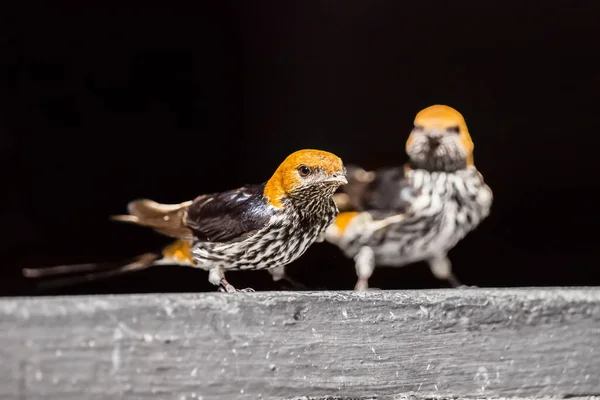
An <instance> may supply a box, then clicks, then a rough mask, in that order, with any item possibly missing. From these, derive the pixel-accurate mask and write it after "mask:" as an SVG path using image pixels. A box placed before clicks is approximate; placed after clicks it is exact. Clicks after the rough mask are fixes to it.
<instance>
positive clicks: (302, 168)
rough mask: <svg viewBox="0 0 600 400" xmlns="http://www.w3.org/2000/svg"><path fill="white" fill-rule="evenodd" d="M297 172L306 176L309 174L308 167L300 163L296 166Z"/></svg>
mask: <svg viewBox="0 0 600 400" xmlns="http://www.w3.org/2000/svg"><path fill="white" fill-rule="evenodd" d="M298 173H299V174H300V176H308V175H309V174H310V168H308V167H307V166H306V165H301V166H299V167H298Z"/></svg>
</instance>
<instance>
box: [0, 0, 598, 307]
mask: <svg viewBox="0 0 600 400" xmlns="http://www.w3.org/2000/svg"><path fill="white" fill-rule="evenodd" d="M127 4H129V3H127V2H125V3H118V4H115V5H110V4H109V3H100V2H97V3H95V4H94V2H90V4H87V3H86V4H79V3H76V2H63V3H61V4H52V5H51V6H50V5H49V4H48V5H43V4H42V3H40V4H28V5H26V6H25V7H22V9H20V10H16V9H12V10H10V11H6V12H3V17H2V18H3V22H2V28H0V29H1V30H2V32H3V33H2V36H1V38H2V43H1V49H0V50H1V53H0V54H1V55H2V59H1V60H0V61H1V62H0V79H1V80H0V84H1V89H0V102H1V103H0V168H1V169H0V171H1V173H2V176H3V180H2V193H1V196H0V197H1V198H0V202H1V205H2V208H1V214H0V239H1V240H0V255H1V258H0V266H1V271H0V273H1V275H0V293H2V294H4V295H24V294H58V293H126V292H179V291H207V290H208V291H213V290H215V289H214V287H212V286H211V285H210V284H208V282H207V274H206V272H204V271H200V270H193V269H190V268H184V267H170V266H163V267H156V268H152V269H150V270H147V271H144V272H140V273H136V274H131V275H127V276H123V277H119V278H116V279H112V280H106V281H101V282H97V283H92V284H86V285H80V286H77V287H71V288H66V289H61V290H54V291H50V292H40V291H36V290H35V289H34V287H33V284H32V283H31V282H28V281H25V280H24V279H23V278H21V276H20V269H21V268H22V267H25V266H30V267H31V266H50V265H54V264H64V263H76V262H89V261H114V260H119V259H120V258H125V257H130V256H133V255H136V254H138V253H141V252H145V251H149V250H153V249H155V248H156V247H158V246H161V245H163V244H165V243H167V240H166V239H165V238H163V237H161V236H160V235H158V234H155V233H153V232H150V231H147V230H144V229H143V228H138V227H135V226H129V225H123V224H119V223H116V222H111V221H109V220H108V216H109V215H111V214H118V213H123V212H124V211H125V206H126V203H127V202H128V201H130V200H132V199H135V198H140V197H147V198H152V199H154V200H157V201H159V202H167V203H168V202H181V201H185V200H188V199H191V198H193V197H195V196H196V195H198V194H201V193H204V192H214V191H220V190H225V189H230V188H233V187H237V186H241V185H243V184H245V183H258V182H261V181H265V180H267V179H268V178H269V176H270V174H271V173H272V172H273V171H274V169H275V168H276V166H277V165H278V164H279V163H280V162H281V161H282V160H283V159H284V158H285V156H287V154H289V153H291V152H292V151H295V150H298V149H300V148H318V149H324V150H328V151H332V152H334V153H336V154H338V155H339V156H341V157H342V158H343V160H344V161H345V162H346V163H357V164H360V165H362V166H364V167H366V168H375V167H380V166H385V165H400V164H401V163H403V162H404V161H406V156H405V153H404V142H405V140H406V138H407V136H408V133H409V131H410V129H411V126H412V119H413V117H414V115H415V113H416V112H417V111H419V110H420V109H422V108H424V107H427V106H429V105H431V104H436V103H441V104H447V105H450V106H452V107H455V108H457V109H458V110H459V111H461V112H462V113H463V115H464V116H465V118H466V121H467V124H468V126H469V128H470V131H471V134H472V137H473V140H474V142H475V161H476V164H477V166H478V168H479V169H480V171H481V172H482V173H483V175H484V176H485V178H486V180H487V182H488V184H489V185H490V186H491V188H492V189H493V191H494V195H495V203H494V205H493V208H492V214H491V216H490V217H489V218H488V219H487V220H486V221H485V222H484V223H483V224H482V225H481V226H480V227H479V228H478V229H477V230H476V231H475V232H473V233H472V234H470V235H469V236H467V238H466V239H464V240H463V241H462V242H461V243H459V245H458V246H457V247H456V248H455V249H454V250H453V251H451V253H450V256H451V259H452V261H453V263H454V266H455V271H456V274H457V275H458V277H459V278H460V279H461V280H463V281H464V282H465V283H466V284H469V285H477V286H482V287H485V286H548V285H556V286H568V285H598V284H600V277H598V276H597V275H598V274H595V273H594V271H595V270H596V271H597V263H598V251H597V243H598V234H597V223H596V220H597V216H596V212H595V207H597V206H598V201H597V195H596V194H595V190H597V189H598V186H599V183H598V179H597V176H598V175H597V173H598V166H597V160H598V155H597V147H596V144H595V142H596V141H597V140H596V139H597V137H598V134H599V132H598V123H599V112H598V110H599V93H600V68H599V65H600V63H599V62H598V60H597V57H598V54H599V51H598V50H599V46H598V40H597V37H600V29H599V27H598V25H599V24H598V23H597V21H598V15H599V14H598V10H597V7H596V6H594V5H593V4H594V3H593V2H589V3H588V5H587V6H585V5H584V4H585V3H581V2H571V3H566V2H565V3H564V4H560V5H559V4H558V3H557V4H556V6H554V5H552V4H551V3H541V2H539V1H535V2H534V1H531V2H518V3H517V2H515V5H511V4H510V3H509V2H490V1H486V2H480V1H461V2H441V1H437V2H405V1H397V0H369V1H366V0H360V1H359V0H344V1H342V0H336V1H333V0H321V1H296V2H291V1H287V2H281V1H261V2H246V1H236V2H234V1H217V2H212V3H208V2H207V3H201V2H197V3H196V6H195V7H191V6H190V7H188V8H185V7H176V6H174V5H167V4H171V3H157V5H156V6H154V5H151V4H146V5H143V6H142V5H141V4H142V3H140V5H133V4H130V5H127ZM289 270H290V272H291V274H292V275H293V276H295V277H296V278H298V279H299V280H301V281H302V282H304V283H305V284H307V285H309V286H310V287H312V288H325V287H326V288H331V289H350V288H352V286H353V285H354V282H355V275H354V269H353V263H352V262H351V261H350V260H346V259H344V258H343V257H342V256H341V254H340V253H338V251H337V249H335V248H334V247H332V246H330V245H328V244H320V245H314V246H313V247H312V248H311V249H309V251H308V252H307V253H306V254H305V255H304V256H303V257H302V258H301V259H299V260H298V261H296V262H295V263H293V264H292V265H290V266H289ZM228 278H229V279H230V281H231V282H232V283H233V284H234V285H236V286H238V287H244V286H252V287H254V288H255V289H257V290H265V289H277V288H279V287H280V286H278V285H275V284H272V283H271V280H270V276H269V275H268V273H267V272H264V271H263V272H254V273H252V272H248V273H230V274H228ZM371 282H372V285H373V286H376V287H380V288H386V289H391V288H425V287H446V286H447V284H446V283H445V282H440V281H438V280H436V279H435V278H433V277H432V276H431V273H430V272H429V270H428V269H427V268H424V267H423V266H420V265H415V266H410V267H405V268H402V269H378V270H377V272H376V273H375V275H374V276H373V278H372V280H371Z"/></svg>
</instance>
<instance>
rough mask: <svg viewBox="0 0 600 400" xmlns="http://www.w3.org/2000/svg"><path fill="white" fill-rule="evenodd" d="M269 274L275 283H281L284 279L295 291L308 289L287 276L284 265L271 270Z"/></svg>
mask: <svg viewBox="0 0 600 400" xmlns="http://www.w3.org/2000/svg"><path fill="white" fill-rule="evenodd" d="M269 273H270V274H271V276H272V277H273V281H274V282H277V281H280V280H282V279H283V280H284V281H286V282H287V283H289V284H290V285H292V287H293V288H294V289H307V287H306V285H304V284H302V283H300V282H298V281H297V280H295V279H293V278H292V277H290V276H289V275H287V274H286V273H285V266H284V265H280V266H277V267H275V268H271V269H269Z"/></svg>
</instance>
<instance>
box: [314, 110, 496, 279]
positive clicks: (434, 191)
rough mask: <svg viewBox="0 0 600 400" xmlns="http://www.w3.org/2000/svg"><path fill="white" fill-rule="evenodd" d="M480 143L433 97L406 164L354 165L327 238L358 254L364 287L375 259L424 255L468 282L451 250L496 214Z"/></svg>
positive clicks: (399, 262)
mask: <svg viewBox="0 0 600 400" xmlns="http://www.w3.org/2000/svg"><path fill="white" fill-rule="evenodd" d="M473 147H474V145H473V142H472V140H471V137H470V135H469V131H468V129H467V125H466V123H465V120H464V118H463V116H462V115H461V114H460V113H459V112H458V111H456V110H455V109H453V108H451V107H448V106H444V105H433V106H431V107H428V108H426V109H424V110H422V111H420V112H419V113H418V114H417V116H416V117H415V120H414V128H413V129H412V132H411V134H410V136H409V138H408V140H407V142H406V152H407V154H408V156H409V162H408V163H407V164H406V165H404V166H403V167H390V168H383V169H380V170H376V171H365V170H364V169H362V168H360V167H356V166H350V165H349V166H348V181H349V183H348V184H347V185H346V186H344V187H342V188H341V192H340V193H336V194H335V195H334V200H335V201H336V203H337V204H338V207H339V208H340V210H342V211H343V212H342V213H340V214H339V215H338V217H337V219H336V221H335V222H334V223H333V224H332V225H331V226H330V227H329V228H328V229H327V232H326V240H327V241H328V242H330V243H332V244H335V245H336V246H338V247H339V248H340V249H341V251H342V252H343V253H344V254H345V255H346V256H347V257H350V258H353V259H354V261H355V266H356V272H357V275H358V282H357V283H356V287H355V289H356V290H365V289H367V288H368V279H369V277H370V276H371V274H372V273H373V270H374V268H375V266H393V267H400V266H404V265H406V264H409V263H414V262H417V261H427V262H428V263H429V266H430V268H431V271H432V273H433V274H434V275H435V276H436V277H437V278H439V279H446V280H448V281H449V282H450V283H451V284H452V285H453V286H460V282H459V281H458V280H457V279H456V277H455V276H454V274H453V273H452V267H451V263H450V260H449V258H448V252H449V251H450V250H451V249H452V248H453V247H454V246H455V245H456V244H457V243H458V242H459V241H460V240H461V239H462V238H463V237H464V236H465V235H466V234H467V233H468V232H470V231H472V230H473V229H475V228H476V227H477V226H478V225H479V224H480V223H481V221H482V220H483V219H484V218H486V217H487V216H488V214H489V213H490V208H491V205H492V201H493V195H492V191H491V189H490V188H489V187H488V186H487V185H486V184H485V182H484V180H483V176H482V175H481V174H480V173H479V171H477V168H475V165H474V162H473Z"/></svg>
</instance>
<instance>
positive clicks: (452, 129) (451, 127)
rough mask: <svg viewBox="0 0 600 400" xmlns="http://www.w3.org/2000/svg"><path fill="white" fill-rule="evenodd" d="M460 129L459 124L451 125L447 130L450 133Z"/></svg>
mask: <svg viewBox="0 0 600 400" xmlns="http://www.w3.org/2000/svg"><path fill="white" fill-rule="evenodd" d="M458 131H459V129H458V126H449V127H448V128H446V132H449V133H458Z"/></svg>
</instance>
